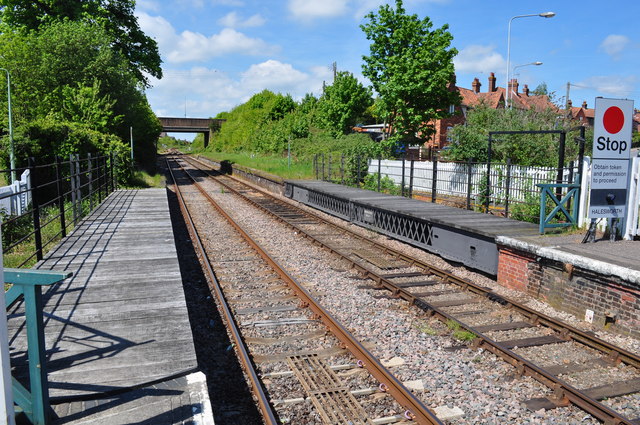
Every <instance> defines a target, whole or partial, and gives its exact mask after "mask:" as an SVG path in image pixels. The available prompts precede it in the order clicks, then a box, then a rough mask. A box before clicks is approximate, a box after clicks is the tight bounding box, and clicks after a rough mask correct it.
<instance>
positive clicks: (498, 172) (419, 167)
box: [368, 157, 640, 239]
mask: <svg viewBox="0 0 640 425" xmlns="http://www.w3.org/2000/svg"><path fill="white" fill-rule="evenodd" d="M577 169H578V166H577V165H574V169H573V170H572V174H573V175H574V176H575V175H576V174H577ZM486 171H487V165H486V164H472V165H471V170H469V165H468V164H466V163H455V162H438V165H437V178H436V194H437V196H440V195H443V196H457V197H461V198H466V196H467V193H468V190H469V186H468V181H469V173H471V185H472V187H471V196H472V198H474V199H477V198H478V197H479V196H482V195H483V194H482V193H480V192H481V187H483V186H482V185H483V184H484V182H483V180H485V179H486ZM630 171H631V181H630V187H629V205H630V207H629V211H628V214H627V217H626V223H625V229H624V233H623V237H624V239H633V238H634V236H639V235H640V157H634V158H632V159H631V167H630ZM368 172H369V173H370V174H375V173H377V172H378V160H376V159H372V160H369V167H368ZM409 172H410V171H409V162H405V171H404V173H405V175H404V184H405V186H409ZM569 172H570V171H569V169H567V168H565V170H564V174H563V178H562V179H563V181H568V180H569ZM380 174H381V175H382V176H388V177H389V178H390V179H391V180H393V182H394V183H396V184H397V185H401V184H402V161H394V160H382V161H380ZM510 174H511V176H510V189H509V199H510V202H511V201H513V202H526V201H527V194H531V193H532V191H537V188H536V186H535V185H536V184H538V183H554V182H555V181H556V177H557V171H556V168H553V167H523V166H519V165H511V171H510ZM506 175H507V170H506V165H504V164H492V165H491V192H492V198H495V199H498V200H500V199H504V197H505V194H506ZM432 177H433V162H431V161H420V162H414V170H413V190H414V191H418V192H426V193H431V191H432V188H433V186H432V185H433V181H432ZM590 182H591V159H590V158H589V157H585V158H584V162H583V173H582V179H581V182H580V185H581V188H582V190H581V191H580V200H579V202H580V216H579V217H578V225H579V226H584V225H586V224H588V222H589V218H588V217H587V206H588V205H589V190H590V187H589V183H590ZM606 225H607V221H606V220H600V221H599V222H598V228H600V229H601V230H604V228H605V227H606Z"/></svg>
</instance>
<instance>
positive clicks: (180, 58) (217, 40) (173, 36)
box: [138, 13, 279, 63]
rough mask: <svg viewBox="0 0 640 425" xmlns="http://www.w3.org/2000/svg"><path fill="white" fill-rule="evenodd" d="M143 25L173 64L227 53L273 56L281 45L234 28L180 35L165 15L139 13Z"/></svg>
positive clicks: (188, 32) (168, 60)
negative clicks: (252, 36) (208, 32)
mask: <svg viewBox="0 0 640 425" xmlns="http://www.w3.org/2000/svg"><path fill="white" fill-rule="evenodd" d="M138 21H139V22H140V27H141V28H142V30H143V31H144V32H146V33H147V34H149V35H150V36H151V37H153V38H155V39H156V41H157V42H158V48H159V49H160V53H161V55H162V57H163V59H164V60H166V61H167V62H170V63H184V62H191V61H206V60H207V59H210V58H213V57H217V56H222V55H226V54H231V53H235V54H243V55H256V56H258V55H269V54H273V53H276V52H277V51H278V50H279V48H278V47H277V46H273V45H270V44H268V43H266V42H265V41H263V40H261V39H259V38H251V37H248V36H246V35H245V34H243V33H241V32H238V31H236V30H234V29H232V28H224V29H223V30H222V31H220V33H218V34H213V35H211V36H206V35H204V34H201V33H196V32H192V31H183V32H182V33H180V34H178V33H177V32H176V30H175V28H173V26H172V25H171V23H169V21H167V20H166V19H165V18H163V17H161V16H150V15H148V14H146V13H140V14H139V15H138Z"/></svg>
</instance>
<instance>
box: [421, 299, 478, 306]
mask: <svg viewBox="0 0 640 425" xmlns="http://www.w3.org/2000/svg"><path fill="white" fill-rule="evenodd" d="M427 302H428V303H429V304H431V305H432V306H434V307H456V306H459V305H466V304H474V303H477V302H480V301H478V300H476V299H475V298H458V299H457V300H445V301H427Z"/></svg>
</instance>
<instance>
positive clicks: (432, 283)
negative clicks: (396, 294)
mask: <svg viewBox="0 0 640 425" xmlns="http://www.w3.org/2000/svg"><path fill="white" fill-rule="evenodd" d="M442 284H444V282H442V281H441V280H435V279H434V280H421V281H418V282H402V283H395V285H396V286H398V287H400V288H415V287H418V286H435V285H442Z"/></svg>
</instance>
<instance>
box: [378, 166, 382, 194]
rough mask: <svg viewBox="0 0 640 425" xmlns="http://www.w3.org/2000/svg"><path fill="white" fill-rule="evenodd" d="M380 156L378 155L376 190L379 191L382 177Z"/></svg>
mask: <svg viewBox="0 0 640 425" xmlns="http://www.w3.org/2000/svg"><path fill="white" fill-rule="evenodd" d="M381 174H382V158H381V157H378V192H380V179H381V178H382V176H381Z"/></svg>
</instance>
